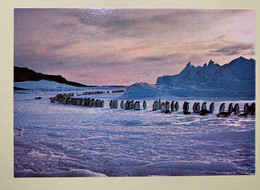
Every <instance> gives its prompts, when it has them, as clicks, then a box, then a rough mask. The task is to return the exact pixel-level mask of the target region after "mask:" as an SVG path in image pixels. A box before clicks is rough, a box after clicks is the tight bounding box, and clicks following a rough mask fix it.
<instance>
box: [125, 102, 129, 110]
mask: <svg viewBox="0 0 260 190" xmlns="http://www.w3.org/2000/svg"><path fill="white" fill-rule="evenodd" d="M128 107H129V100H126V102H125V109H126V110H128V109H129V108H128Z"/></svg>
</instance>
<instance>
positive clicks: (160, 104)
mask: <svg viewBox="0 0 260 190" xmlns="http://www.w3.org/2000/svg"><path fill="white" fill-rule="evenodd" d="M158 102H159V110H160V109H161V106H162V103H161V99H159V101H158Z"/></svg>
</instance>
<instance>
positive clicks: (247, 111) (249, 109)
mask: <svg viewBox="0 0 260 190" xmlns="http://www.w3.org/2000/svg"><path fill="white" fill-rule="evenodd" d="M240 111H243V112H242V113H241V112H240ZM232 113H233V114H234V115H238V116H248V115H249V114H250V115H255V102H253V103H252V104H251V105H250V106H249V104H248V103H245V104H244V108H243V110H240V109H239V104H238V103H236V104H235V105H234V106H233V103H229V105H228V110H227V111H225V103H222V104H221V105H220V107H219V113H218V114H217V116H218V117H228V116H230V115H231V114H232Z"/></svg>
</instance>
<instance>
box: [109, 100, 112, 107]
mask: <svg viewBox="0 0 260 190" xmlns="http://www.w3.org/2000/svg"><path fill="white" fill-rule="evenodd" d="M112 104H113V100H110V102H109V107H110V108H113V106H112Z"/></svg>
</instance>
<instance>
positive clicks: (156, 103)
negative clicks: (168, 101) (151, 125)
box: [153, 100, 159, 111]
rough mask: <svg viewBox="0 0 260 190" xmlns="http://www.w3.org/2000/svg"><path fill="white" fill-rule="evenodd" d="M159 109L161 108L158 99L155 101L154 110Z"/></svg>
mask: <svg viewBox="0 0 260 190" xmlns="http://www.w3.org/2000/svg"><path fill="white" fill-rule="evenodd" d="M158 109H159V105H158V101H157V100H155V101H154V103H153V111H156V110H158Z"/></svg>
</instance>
